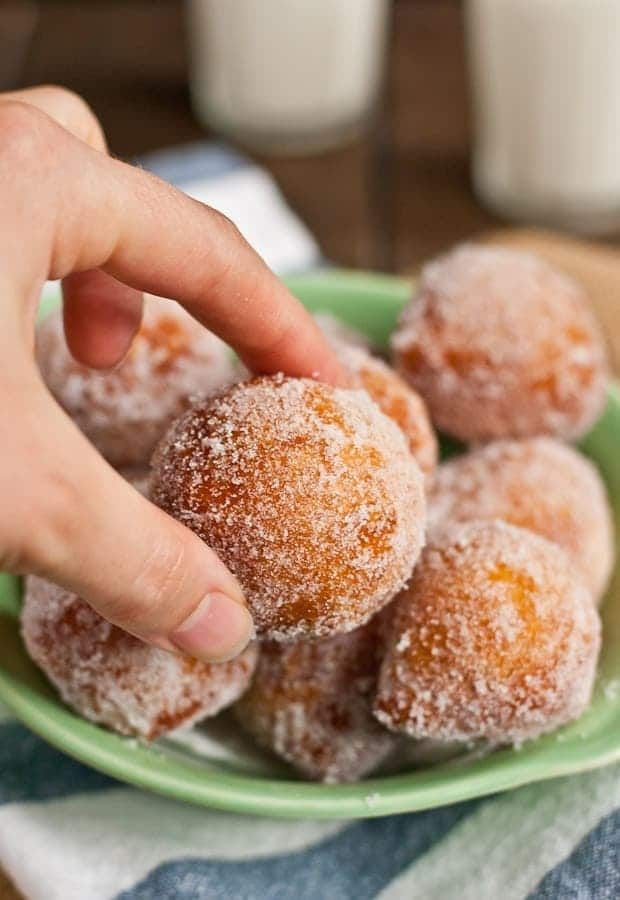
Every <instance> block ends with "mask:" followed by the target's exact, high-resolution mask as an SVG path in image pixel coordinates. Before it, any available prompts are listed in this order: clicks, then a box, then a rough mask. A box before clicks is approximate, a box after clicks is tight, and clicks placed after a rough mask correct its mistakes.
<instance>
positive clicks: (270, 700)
mask: <svg viewBox="0 0 620 900" xmlns="http://www.w3.org/2000/svg"><path fill="white" fill-rule="evenodd" d="M381 650H382V644H381V635H380V623H378V622H377V617H375V618H374V619H372V620H371V622H369V623H368V624H367V625H364V626H362V627H361V628H357V629H356V630H355V631H352V632H350V633H349V634H344V635H336V637H332V638H328V639H326V640H322V641H299V642H297V643H292V644H281V643H276V642H266V643H264V644H262V645H261V657H260V661H259V664H258V666H257V669H256V672H255V675H254V679H253V681H252V686H251V687H250V689H249V691H248V692H247V693H246V694H245V696H244V697H242V698H241V700H239V702H238V703H237V704H236V706H235V715H236V717H237V719H238V721H239V723H240V724H241V725H242V727H243V728H244V729H245V730H246V731H248V732H249V733H250V734H251V735H252V736H253V737H254V738H255V739H256V741H257V742H258V743H259V744H260V745H261V746H262V747H265V748H267V749H268V750H271V751H272V752H274V753H276V754H277V755H278V756H280V757H281V758H282V759H284V760H286V761H287V762H288V763H290V764H291V765H293V766H295V768H297V769H298V770H299V771H300V772H301V773H302V774H303V775H305V776H306V777H307V778H311V779H314V780H317V781H325V782H332V783H334V782H340V781H357V780H358V779H359V778H362V777H363V776H364V775H366V774H367V773H368V772H370V771H371V770H372V769H374V768H375V767H376V766H377V765H378V764H379V763H380V762H381V761H382V760H383V759H384V758H385V757H386V756H387V755H388V753H389V752H390V751H391V750H392V749H393V747H394V745H395V742H396V740H395V737H394V735H392V734H390V732H388V731H386V730H385V729H384V728H382V727H381V726H380V725H379V723H378V722H377V721H376V719H375V718H374V717H373V715H372V712H371V706H372V699H373V696H374V692H375V690H376V682H377V672H378V668H379V664H380V661H381Z"/></svg>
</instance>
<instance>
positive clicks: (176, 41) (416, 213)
mask: <svg viewBox="0 0 620 900" xmlns="http://www.w3.org/2000/svg"><path fill="white" fill-rule="evenodd" d="M182 9H183V7H182V4H180V3H179V2H163V0H122V2H112V0H109V2H91V3H86V2H81V3H76V2H57V3H40V4H39V3H36V2H33V0H28V2H26V0H5V2H4V3H3V5H2V10H1V12H0V90H6V89H8V88H14V87H19V86H25V85H31V84H38V83H41V82H56V83H60V84H65V85H67V86H69V87H72V88H73V89H74V90H76V91H78V92H79V93H81V94H82V95H83V96H84V97H85V98H86V99H87V100H88V101H89V103H90V104H91V106H92V107H93V109H94V110H95V112H96V113H97V115H98V116H99V118H100V119H101V121H102V123H103V126H104V128H105V131H106V133H107V136H108V139H109V143H110V147H111V148H112V151H113V152H114V153H116V154H117V155H119V156H122V157H133V156H136V155H138V154H140V153H143V152H145V151H147V150H151V149H154V148H156V147H161V146H166V145H171V144H175V143H183V142H185V141H191V140H196V139H199V138H201V137H204V135H205V132H204V131H203V130H202V129H201V128H200V126H199V125H198V124H197V123H196V121H195V120H194V118H193V116H192V113H191V110H190V105H189V95H188V90H187V76H186V54H185V43H184V36H183V22H182ZM468 148H469V132H468V119H467V90H466V74H465V65H464V53H463V35H462V26H461V18H460V7H459V4H458V3H457V2H455V0H396V2H395V5H394V20H393V29H392V36H391V49H390V56H389V64H388V70H387V75H386V85H385V93H384V102H383V104H382V107H381V109H380V111H379V113H378V115H377V119H376V122H375V123H374V127H373V129H372V131H371V132H370V134H369V135H368V137H366V138H365V139H364V140H362V141H360V142H358V143H357V144H355V145H353V146H350V147H347V148H345V149H342V150H339V151H337V152H331V153H324V154H321V155H319V156H314V157H308V158H297V159H284V158H282V159H266V158H263V159H261V160H260V161H261V162H262V163H263V164H264V165H265V166H266V167H267V168H268V169H269V170H270V171H271V172H272V173H273V175H274V176H275V178H276V179H277V181H278V182H279V184H280V186H281V187H282V190H283V191H284V194H285V195H286V197H287V198H288V200H289V202H290V203H291V205H292V206H293V207H294V208H295V209H296V210H297V211H298V212H299V214H300V215H301V216H302V218H303V219H304V220H305V221H306V222H307V223H308V225H309V226H310V228H311V229H312V230H313V232H314V233H315V235H316V236H317V237H318V239H319V241H320V243H321V245H322V248H323V251H324V253H325V254H326V255H327V256H328V257H329V258H330V259H331V260H333V261H334V262H336V263H339V264H341V265H345V266H353V267H358V268H370V269H381V270H386V271H405V270H411V269H413V268H414V267H415V266H417V265H418V264H419V263H420V262H421V261H422V260H423V259H425V258H427V257H428V256H430V255H433V254H434V253H437V252H438V251H440V250H443V249H444V248H445V247H447V246H449V245H450V244H452V243H454V242H455V241H458V240H462V239H464V238H470V237H471V236H472V235H475V234H477V233H480V232H483V231H486V230H488V229H494V228H497V227H498V225H499V224H500V223H499V222H498V220H496V219H494V217H493V216H491V215H490V214H489V213H487V212H485V211H484V210H483V209H482V208H481V207H480V206H479V205H478V203H477V202H476V200H475V198H474V197H473V195H472V192H471V190H470V186H469V180H468ZM511 239H514V238H511ZM519 239H520V238H519ZM525 240H526V241H531V236H529V235H528V236H526V238H525ZM544 250H545V252H547V251H549V254H550V255H551V257H554V254H555V255H556V256H557V253H558V247H557V246H556V243H555V242H552V243H551V244H550V245H549V244H544ZM559 252H560V257H559V259H560V260H564V261H565V262H566V264H567V266H568V267H570V266H571V265H574V264H575V261H576V260H577V259H578V258H580V257H579V254H576V253H575V252H574V248H573V247H572V245H569V246H568V247H566V246H560V249H559ZM584 259H585V266H584V267H582V270H583V272H584V277H586V280H587V279H589V283H590V284H591V286H592V290H593V291H594V292H595V293H596V295H597V297H599V298H602V300H601V303H602V305H605V310H604V313H606V314H608V320H609V321H610V322H611V321H612V320H613V321H614V322H616V321H617V320H618V317H617V315H616V313H615V304H614V305H613V309H612V306H611V304H610V303H609V302H608V294H609V292H608V284H609V281H610V278H612V276H614V277H615V274H616V272H617V262H616V260H615V258H612V257H611V256H610V255H609V251H607V255H603V257H600V256H599V254H598V251H596V250H592V251H591V252H590V255H588V256H586V257H584ZM577 269H578V272H577V273H578V274H579V265H578V266H577ZM618 283H619V284H620V277H619V278H618ZM612 293H615V292H612ZM614 299H615V297H614ZM618 308H619V309H620V304H619V306H618ZM614 334H615V335H620V322H619V323H618V328H617V329H614ZM618 354H619V355H620V348H619V350H618ZM15 897H16V894H15V893H14V891H13V890H12V889H11V888H10V886H9V885H8V883H6V882H5V881H3V878H2V875H1V873H0V900H9V898H10V900H13V898H15Z"/></svg>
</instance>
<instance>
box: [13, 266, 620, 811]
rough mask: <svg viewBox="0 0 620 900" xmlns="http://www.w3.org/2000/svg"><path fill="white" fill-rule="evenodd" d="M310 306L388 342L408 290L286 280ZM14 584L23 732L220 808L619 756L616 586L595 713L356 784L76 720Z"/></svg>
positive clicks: (302, 804) (609, 470)
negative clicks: (46, 671) (51, 679)
mask: <svg viewBox="0 0 620 900" xmlns="http://www.w3.org/2000/svg"><path fill="white" fill-rule="evenodd" d="M289 283H290V286H291V288H292V289H293V291H294V292H295V293H296V294H297V295H298V296H299V297H300V298H301V299H302V300H303V301H304V303H306V304H307V306H308V307H310V308H311V309H313V310H318V309H322V310H329V311H332V312H333V313H334V314H336V315H337V316H339V317H341V318H342V319H344V320H346V321H347V322H349V323H351V324H352V325H354V326H356V327H358V328H360V329H362V330H364V331H365V332H367V333H368V334H369V335H370V336H371V337H372V338H374V339H375V340H376V341H378V342H385V340H386V338H387V336H388V334H389V333H390V331H391V330H392V328H393V326H394V322H395V319H396V316H397V313H398V310H399V309H400V307H401V306H402V304H403V303H404V301H405V299H406V298H407V295H408V293H409V289H410V285H409V284H408V283H407V282H406V281H403V280H401V279H395V278H390V277H384V276H376V275H364V274H349V273H338V272H326V273H324V274H319V275H313V276H311V277H303V278H295V279H291V280H290V282H289ZM619 448H620V395H619V393H618V391H617V390H616V389H615V388H613V389H612V390H611V391H610V394H609V403H608V405H607V409H606V411H605V413H604V415H603V417H602V419H601V420H600V421H599V423H598V424H597V425H596V427H595V428H594V430H593V431H592V433H591V434H590V435H589V436H588V437H587V438H586V440H585V441H584V442H583V450H584V451H585V453H587V455H588V456H590V457H591V459H593V460H594V462H595V463H596V464H597V465H598V466H599V468H600V470H601V472H602V475H603V477H604V479H605V481H606V483H607V488H608V491H609V495H610V497H611V502H612V504H613V506H614V510H615V512H616V517H617V515H618V513H620V453H619ZM19 593H20V591H19V583H18V582H17V580H16V579H13V578H10V577H8V576H0V700H2V701H3V702H4V703H5V704H7V705H8V706H9V707H10V708H11V709H12V711H13V712H14V714H15V715H16V716H17V717H18V718H19V719H21V721H22V722H24V723H25V724H26V725H27V726H28V727H30V728H31V729H32V730H33V731H35V732H36V733H37V734H39V735H40V736H41V737H43V738H45V739H46V740H47V741H49V742H50V743H51V744H53V745H54V746H56V747H58V748H59V749H60V750H63V751H64V752H65V753H68V754H70V755H71V756H74V757H75V758H76V759H79V760H81V761H82V762H84V763H86V764H88V765H90V766H93V767H94V768H96V769H99V770H101V771H102V772H106V773H107V774H109V775H112V776H114V777H116V778H118V779H120V780H121V781H125V782H129V783H131V784H135V785H138V786H139V787H142V788H146V789H148V790H152V791H157V792H159V793H162V794H167V795H170V796H172V797H176V798H178V799H180V800H186V801H187V802H189V803H197V804H202V805H204V806H209V807H217V808H219V809H227V810H233V811H236V812H245V813H260V814H262V815H274V816H291V817H304V816H305V817H313V818H318V817H322V818H347V817H364V816H382V815H386V814H387V813H396V812H405V811H408V810H420V809H428V808H431V807H435V806H441V805H442V804H446V803H454V802H455V801H459V800H465V799H467V798H471V797H478V796H481V795H484V794H490V793H493V792H496V791H502V790H507V789H509V788H514V787H517V786H518V785H522V784H526V783H528V782H533V781H542V780H544V779H547V778H554V777H556V776H558V775H567V774H569V773H572V772H580V771H583V770H585V769H593V768H596V767H597V766H603V765H606V764H607V763H611V762H613V761H614V760H618V759H620V579H619V577H618V571H616V575H615V578H614V581H613V583H612V586H611V588H610V591H609V594H608V596H607V600H606V603H605V605H604V609H603V617H604V646H603V654H602V658H601V664H600V674H599V679H598V684H597V688H596V692H595V696H594V700H593V702H592V705H591V707H590V709H589V710H588V711H587V712H586V713H585V715H584V716H582V718H581V719H580V720H579V721H578V722H575V723H573V724H572V725H570V726H568V727H566V728H563V729H561V731H559V732H556V733H555V734H552V735H548V736H546V737H543V738H540V739H539V740H537V741H534V742H531V743H528V744H526V745H525V746H523V747H522V748H521V749H520V750H502V751H498V752H496V753H493V754H491V755H488V756H486V757H484V758H478V759H471V758H470V759H461V760H455V761H451V762H444V763H443V764H439V765H435V766H433V767H432V768H426V769H418V770H417V771H411V772H408V773H406V774H398V775H390V776H383V777H374V778H371V779H368V780H366V781H363V782H360V783H359V784H348V785H337V786H331V785H318V784H309V783H305V782H301V781H299V780H296V779H295V776H294V775H293V773H292V772H291V771H290V770H288V769H286V768H285V767H284V766H282V765H280V764H278V763H275V762H273V761H271V760H270V759H268V758H267V757H265V756H262V755H261V754H259V753H257V752H256V751H253V750H252V749H251V748H249V746H246V745H245V744H244V743H243V742H242V740H241V739H240V738H239V736H238V735H233V734H232V733H230V732H228V731H227V728H226V725H225V724H222V723H219V722H218V721H217V720H216V722H215V723H214V724H212V725H210V726H209V727H207V728H205V729H195V730H194V731H193V732H190V734H189V736H188V737H187V738H185V739H184V740H183V741H181V742H179V741H175V740H171V739H167V740H164V741H159V742H157V743H156V744H154V745H153V746H145V745H143V744H140V743H138V742H137V741H135V740H127V739H124V738H121V737H118V736H117V735H115V734H112V733H110V732H108V731H105V730H103V729H101V728H97V727H96V726H94V725H91V724H89V723H88V722H85V721H83V720H82V719H80V718H79V717H77V716H75V715H73V713H71V712H70V711H69V710H68V709H67V708H66V707H65V706H64V705H63V704H62V703H61V702H60V701H59V699H58V697H57V696H56V695H55V693H54V691H53V690H52V689H51V688H50V687H49V685H48V684H47V683H46V681H45V679H44V678H43V677H42V676H41V675H40V674H39V673H38V671H37V670H36V669H35V667H34V666H33V665H32V664H31V663H30V661H29V660H28V658H27V656H26V654H25V653H24V650H23V647H22V642H21V640H20V637H19V629H18V625H17V621H16V615H17V612H18V609H19Z"/></svg>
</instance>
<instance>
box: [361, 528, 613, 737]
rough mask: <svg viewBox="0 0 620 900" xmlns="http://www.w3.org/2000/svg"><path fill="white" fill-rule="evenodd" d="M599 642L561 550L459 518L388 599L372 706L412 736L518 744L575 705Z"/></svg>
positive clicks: (576, 710)
mask: <svg viewBox="0 0 620 900" xmlns="http://www.w3.org/2000/svg"><path fill="white" fill-rule="evenodd" d="M599 647H600V621H599V617H598V613H597V611H596V608H595V606H594V604H593V603H592V601H591V599H590V597H589V595H588V591H587V588H586V587H585V585H584V584H583V582H582V580H581V579H580V578H579V577H578V576H577V575H576V574H575V573H574V572H573V570H572V568H571V566H570V563H569V560H568V558H567V556H566V555H565V553H564V551H563V550H561V549H560V548H559V547H557V546H556V545H555V544H552V543H551V542H550V541H547V540H546V539H545V538H542V537H539V536H538V535H535V534H533V533H532V532H529V531H526V530H525V529H523V528H517V527H516V526H513V525H507V524H506V523H504V522H500V521H495V522H467V523H463V524H461V525H458V526H453V527H452V528H448V529H446V531H445V532H444V533H443V536H442V537H441V538H438V539H436V540H434V541H433V542H432V543H431V544H430V545H429V546H428V547H427V549H426V550H425V551H424V553H423V555H422V559H421V561H420V563H419V564H418V566H417V567H416V569H415V571H414V574H413V578H412V580H411V583H410V585H409V587H408V588H407V589H406V590H405V591H404V592H403V593H402V594H401V596H400V597H399V598H398V599H397V600H396V601H395V610H394V618H393V620H392V633H391V636H390V638H389V642H388V649H387V652H386V656H385V659H384V661H383V664H382V668H381V672H380V676H379V688H378V693H377V699H376V701H375V712H376V715H377V717H378V719H379V721H381V722H382V723H383V724H384V725H386V726H388V727H389V728H392V729H395V730H397V731H404V732H406V733H407V734H409V735H411V736H413V737H416V738H435V739H439V740H447V741H450V740H463V741H468V740H474V739H479V738H480V739H485V740H488V741H489V742H491V743H495V744H497V743H500V744H501V743H515V744H519V743H520V742H522V741H524V740H527V739H529V738H534V737H537V736H538V735H540V734H542V733H543V732H546V731H550V730H552V729H554V728H556V727H558V726H559V725H562V724H564V723H566V722H569V721H571V720H572V719H575V718H576V717H578V716H579V715H580V714H581V713H582V712H583V710H584V709H585V708H586V706H587V704H588V702H589V700H590V696H591V692H592V685H593V681H594V676H595V670H596V662H597V657H598V652H599Z"/></svg>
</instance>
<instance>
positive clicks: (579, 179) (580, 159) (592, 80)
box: [465, 0, 620, 233]
mask: <svg viewBox="0 0 620 900" xmlns="http://www.w3.org/2000/svg"><path fill="white" fill-rule="evenodd" d="M465 13H466V29H467V39H468V49H469V64H470V77H471V85H472V97H473V113H474V148H473V179H474V184H475V188H476V190H477V192H478V194H479V195H480V197H481V198H482V199H483V200H484V201H485V202H486V204H487V205H488V206H490V207H491V208H493V209H494V210H496V211H498V212H499V213H501V214H503V215H505V216H507V217H509V218H514V219H520V220H528V221H531V222H540V223H545V224H551V225H558V226H565V227H567V228H570V229H572V230H576V231H583V232H590V233H596V232H601V233H602V232H605V231H608V230H613V229H616V228H617V227H618V226H619V225H620V2H619V0H466V6H465Z"/></svg>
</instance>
